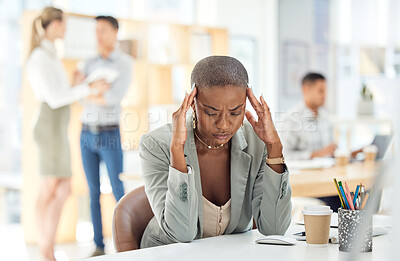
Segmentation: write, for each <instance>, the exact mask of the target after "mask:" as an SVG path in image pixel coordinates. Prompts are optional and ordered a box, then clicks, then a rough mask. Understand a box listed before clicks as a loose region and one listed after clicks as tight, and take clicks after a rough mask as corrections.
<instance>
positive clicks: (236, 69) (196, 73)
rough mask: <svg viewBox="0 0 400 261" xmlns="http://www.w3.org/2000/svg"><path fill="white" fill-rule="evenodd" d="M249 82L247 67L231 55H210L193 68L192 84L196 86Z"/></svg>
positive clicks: (246, 83)
mask: <svg viewBox="0 0 400 261" xmlns="http://www.w3.org/2000/svg"><path fill="white" fill-rule="evenodd" d="M248 83H249V77H248V75H247V71H246V68H244V66H243V64H242V63H241V62H239V61H238V60H237V59H235V58H233V57H229V56H209V57H206V58H204V59H202V60H200V61H199V62H198V63H197V64H196V65H195V66H194V68H193V71H192V75H191V85H192V86H193V84H195V85H196V88H198V89H199V88H204V87H212V86H227V85H233V86H240V87H244V88H246V87H247V85H248Z"/></svg>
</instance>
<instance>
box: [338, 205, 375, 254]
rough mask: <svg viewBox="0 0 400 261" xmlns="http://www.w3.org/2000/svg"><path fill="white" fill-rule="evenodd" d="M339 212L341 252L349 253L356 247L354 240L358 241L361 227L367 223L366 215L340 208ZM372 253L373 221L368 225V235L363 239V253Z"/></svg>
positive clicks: (361, 212)
mask: <svg viewBox="0 0 400 261" xmlns="http://www.w3.org/2000/svg"><path fill="white" fill-rule="evenodd" d="M338 211H339V213H338V216H339V220H338V221H339V222H338V234H339V250H340V251H345V252H349V251H352V249H353V247H354V240H357V236H358V234H359V225H360V224H361V223H362V222H365V213H364V211H363V210H349V209H342V208H339V209H338ZM370 251H372V220H371V223H370V224H368V229H367V234H366V235H365V237H364V239H363V242H362V247H361V252H370Z"/></svg>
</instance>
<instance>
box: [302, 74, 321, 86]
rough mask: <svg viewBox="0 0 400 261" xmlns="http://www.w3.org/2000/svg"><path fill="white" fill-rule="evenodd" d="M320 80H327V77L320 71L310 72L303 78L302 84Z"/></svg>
mask: <svg viewBox="0 0 400 261" xmlns="http://www.w3.org/2000/svg"><path fill="white" fill-rule="evenodd" d="M318 80H323V81H326V79H325V77H324V76H323V75H322V74H320V73H315V72H309V73H307V74H306V75H305V76H304V77H303V80H301V85H304V84H314V83H315V82H316V81H318Z"/></svg>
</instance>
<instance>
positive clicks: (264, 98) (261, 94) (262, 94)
mask: <svg viewBox="0 0 400 261" xmlns="http://www.w3.org/2000/svg"><path fill="white" fill-rule="evenodd" d="M261 97H262V98H263V100H264V101H265V98H264V95H263V94H262V93H261Z"/></svg>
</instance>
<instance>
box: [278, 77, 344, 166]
mask: <svg viewBox="0 0 400 261" xmlns="http://www.w3.org/2000/svg"><path fill="white" fill-rule="evenodd" d="M301 85H302V91H303V101H302V102H301V103H300V104H298V105H296V106H295V107H294V108H292V109H291V110H290V111H289V112H288V113H287V114H286V116H285V117H284V124H285V130H284V133H282V136H283V143H284V150H285V157H286V158H289V159H297V160H304V159H312V158H316V157H332V156H333V153H334V152H335V150H336V147H337V146H336V144H335V143H334V142H333V129H332V125H331V123H330V121H329V114H328V112H327V110H326V109H324V108H323V106H324V104H325V98H326V88H327V87H326V79H325V77H324V76H323V75H321V74H319V73H314V72H312V73H308V74H306V75H305V76H304V77H303V80H302V82H301Z"/></svg>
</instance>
